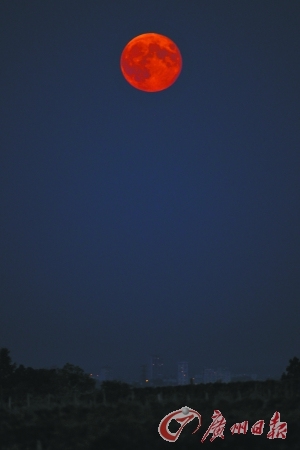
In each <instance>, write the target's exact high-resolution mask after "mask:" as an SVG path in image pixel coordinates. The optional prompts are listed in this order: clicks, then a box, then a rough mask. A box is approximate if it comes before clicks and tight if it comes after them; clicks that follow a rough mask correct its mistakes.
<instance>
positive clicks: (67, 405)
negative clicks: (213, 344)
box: [0, 349, 300, 450]
mask: <svg viewBox="0 0 300 450" xmlns="http://www.w3.org/2000/svg"><path fill="white" fill-rule="evenodd" d="M2 350H3V349H2ZM2 350H1V351H2ZM4 350H6V349H4ZM1 351H0V381H1V401H0V448H1V450H81V449H84V450H118V449H122V450H127V449H128V450H129V449H130V450H135V449H139V450H140V449H144V450H150V449H151V450H153V449H157V450H160V449H162V450H163V449H170V445H174V446H175V447H174V448H177V449H189V450H193V449H196V448H197V449H198V448H199V446H200V448H201V446H202V445H203V446H209V448H210V446H214V448H218V449H229V448H230V449H232V450H235V449H236V450H247V449H249V450H250V449H251V450H252V449H253V448H258V449H261V450H264V449H282V450H283V449H292V450H294V449H295V450H296V449H297V450H299V448H300V435H299V432H298V430H299V422H300V376H298V375H299V374H298V369H299V366H300V362H299V360H297V358H294V359H293V360H291V361H290V365H289V366H288V368H287V371H286V373H285V374H283V376H282V379H281V380H280V381H275V380H267V381H264V382H254V381H251V382H239V383H228V384H222V383H214V384H202V385H201V384H200V385H188V386H176V387H157V388H133V387H131V386H129V385H128V384H126V383H121V382H117V381H116V382H109V381H107V382H104V383H103V384H102V386H101V389H97V388H96V387H95V383H94V382H93V380H91V378H90V377H89V376H88V375H86V374H84V372H83V371H82V370H81V369H80V368H76V367H74V366H72V365H70V364H69V365H66V366H64V369H59V370H58V371H54V372H51V373H50V372H49V373H48V372H47V371H44V372H39V371H34V372H32V371H33V369H31V371H26V369H25V368H22V371H23V375H24V376H23V378H22V377H20V372H19V374H18V373H17V374H16V371H18V369H17V368H16V367H14V368H13V370H11V371H10V373H9V374H8V372H9V370H8V367H6V368H5V365H4V364H3V359H5V358H3V356H5V355H3V352H2V358H1ZM8 356H9V355H8V353H7V352H6V357H8ZM1 362H2V364H1ZM6 362H9V365H10V366H11V361H10V360H9V358H8V360H6ZM25 375H27V377H26V376H25ZM29 375H31V377H30V376H29ZM17 380H18V382H17ZM50 380H51V382H50ZM185 405H187V406H189V407H190V408H193V409H195V410H197V411H198V412H199V413H200V414H201V416H202V425H201V428H200V429H199V431H198V432H197V433H195V434H192V432H193V431H194V430H195V428H196V426H197V425H198V423H197V422H196V420H193V421H192V422H191V423H189V424H188V425H186V427H185V428H184V429H183V431H182V433H181V435H180V437H179V439H178V440H177V441H176V442H175V443H173V444H171V443H169V442H166V441H164V440H163V439H162V438H161V436H160V435H159V433H158V425H159V423H160V421H161V420H162V418H163V417H164V416H165V415H167V414H169V413H170V412H171V411H174V410H178V409H180V408H182V407H183V406H185ZM215 409H218V410H220V411H221V412H222V414H223V416H224V417H225V419H226V426H225V430H224V436H225V438H224V440H223V439H220V438H216V440H215V441H214V442H212V443H211V442H210V437H211V435H209V436H208V437H207V439H206V440H205V441H204V443H203V444H202V443H201V442H200V441H201V439H202V437H203V435H204V433H205V431H206V430H207V429H208V427H209V425H210V424H211V421H212V420H211V416H212V414H213V412H214V410H215ZM275 411H278V412H280V415H281V421H283V422H287V437H286V439H285V440H283V439H267V432H268V431H269V422H270V419H271V417H272V416H273V414H274V412H275ZM259 419H263V420H264V421H265V427H264V431H263V434H262V435H260V436H253V435H252V434H251V432H250V429H251V426H252V425H253V424H254V423H255V422H256V421H258V420H259ZM245 420H247V421H248V422H249V429H248V432H247V434H245V435H243V434H240V435H238V434H234V435H231V432H230V427H231V426H232V425H233V424H234V423H237V422H238V423H240V422H243V421H245ZM169 428H170V431H172V432H175V431H176V430H177V429H178V428H179V424H177V423H176V422H175V421H172V423H171V424H170V427H169Z"/></svg>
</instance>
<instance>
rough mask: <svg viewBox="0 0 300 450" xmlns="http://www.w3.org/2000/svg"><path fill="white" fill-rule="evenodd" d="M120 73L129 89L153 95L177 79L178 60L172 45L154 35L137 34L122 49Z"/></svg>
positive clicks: (178, 57) (179, 69) (177, 52)
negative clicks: (133, 88) (129, 86)
mask: <svg viewBox="0 0 300 450" xmlns="http://www.w3.org/2000/svg"><path fill="white" fill-rule="evenodd" d="M120 65H121V71H122V73H123V75H124V78H125V79H126V80H127V81H128V83H130V84H131V86H133V87H135V88H136V89H140V90H141V91H146V92H157V91H162V90H164V89H167V88H168V87H170V86H171V85H172V84H173V83H174V82H175V81H176V79H177V78H178V76H179V74H180V72H181V68H182V58H181V54H180V51H179V49H178V47H177V46H176V44H175V43H174V42H173V41H172V40H171V39H169V38H168V37H166V36H163V35H162V34H157V33H145V34H140V35H139V36H136V37H135V38H133V39H132V40H131V41H130V42H128V44H127V45H126V46H125V48H124V50H123V52H122V55H121V61H120Z"/></svg>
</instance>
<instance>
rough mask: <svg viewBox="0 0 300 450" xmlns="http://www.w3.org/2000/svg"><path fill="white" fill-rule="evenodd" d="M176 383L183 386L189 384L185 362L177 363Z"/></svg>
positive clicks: (187, 368)
mask: <svg viewBox="0 0 300 450" xmlns="http://www.w3.org/2000/svg"><path fill="white" fill-rule="evenodd" d="M177 383H178V384H180V385H185V384H189V383H190V379H189V363H188V362H186V361H180V362H179V363H178V370H177Z"/></svg>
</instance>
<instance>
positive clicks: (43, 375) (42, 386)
mask: <svg viewBox="0 0 300 450" xmlns="http://www.w3.org/2000/svg"><path fill="white" fill-rule="evenodd" d="M281 381H283V382H285V381H292V382H293V383H296V384H298V383H299V384H300V360H299V359H298V358H297V357H294V358H292V359H290V360H289V364H288V366H287V368H286V370H285V372H284V373H283V374H282V376H281ZM101 388H102V390H103V391H106V392H107V393H109V392H110V396H111V395H112V394H113V393H114V394H115V395H113V397H126V396H127V395H128V394H129V392H130V386H129V385H128V384H127V383H122V382H120V381H104V382H103V383H102V385H101ZM95 390H96V381H95V380H94V379H92V378H91V377H90V375H89V374H87V373H85V372H84V370H83V369H82V368H80V367H79V366H75V365H73V364H70V363H67V364H65V365H64V366H63V367H62V368H61V369H59V368H55V369H33V368H32V367H24V365H23V364H20V365H19V366H18V367H17V365H16V364H15V363H12V360H11V357H10V351H9V349H7V348H0V400H2V401H7V399H8V398H9V396H11V395H13V396H14V397H15V396H16V397H22V396H23V395H24V394H31V395H37V396H44V395H47V394H49V393H51V394H52V395H54V396H62V395H65V394H68V393H78V394H84V393H87V392H94V391H95Z"/></svg>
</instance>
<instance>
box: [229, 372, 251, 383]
mask: <svg viewBox="0 0 300 450" xmlns="http://www.w3.org/2000/svg"><path fill="white" fill-rule="evenodd" d="M256 380H257V375H256V373H251V374H250V373H239V374H235V375H232V377H231V381H232V382H237V381H256Z"/></svg>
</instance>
